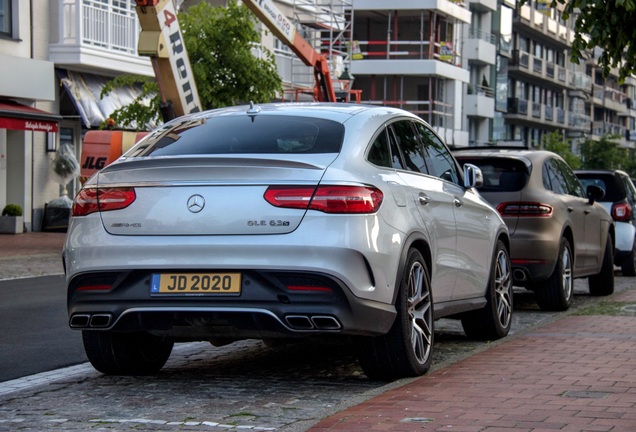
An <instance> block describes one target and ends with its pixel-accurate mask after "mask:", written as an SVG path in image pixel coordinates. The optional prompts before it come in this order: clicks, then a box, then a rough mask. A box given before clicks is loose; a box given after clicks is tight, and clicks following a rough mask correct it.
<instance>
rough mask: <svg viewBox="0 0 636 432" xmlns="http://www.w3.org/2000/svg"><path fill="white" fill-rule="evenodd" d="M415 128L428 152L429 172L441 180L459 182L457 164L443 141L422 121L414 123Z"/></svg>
mask: <svg viewBox="0 0 636 432" xmlns="http://www.w3.org/2000/svg"><path fill="white" fill-rule="evenodd" d="M415 129H416V130H417V134H418V137H419V139H420V141H422V144H423V145H424V148H425V149H426V152H427V154H428V163H429V166H430V167H431V174H432V175H434V176H437V177H439V178H441V179H442V180H446V181H449V182H453V183H458V184H459V173H458V171H457V165H456V164H455V160H454V159H453V156H452V155H451V153H450V151H448V149H447V148H446V146H445V145H444V143H442V141H441V140H440V139H439V138H438V137H437V135H435V133H433V131H432V130H430V129H429V128H428V127H426V126H425V125H423V124H422V123H415Z"/></svg>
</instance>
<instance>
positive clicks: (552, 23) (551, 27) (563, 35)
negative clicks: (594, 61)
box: [514, 4, 574, 48]
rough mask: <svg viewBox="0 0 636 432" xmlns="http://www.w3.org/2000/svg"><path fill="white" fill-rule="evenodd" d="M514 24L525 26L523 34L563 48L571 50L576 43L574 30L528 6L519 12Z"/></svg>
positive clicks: (524, 6) (525, 5) (522, 7)
mask: <svg viewBox="0 0 636 432" xmlns="http://www.w3.org/2000/svg"><path fill="white" fill-rule="evenodd" d="M514 24H515V25H521V26H523V31H522V33H526V34H529V35H531V36H532V37H533V38H536V39H541V40H543V41H545V42H548V43H551V44H553V45H558V46H560V47H562V48H569V47H570V46H572V42H573V41H574V31H573V30H571V29H569V28H568V27H567V26H565V25H563V24H561V23H560V22H558V21H556V20H554V19H552V18H550V17H549V16H547V15H544V14H543V13H542V12H541V11H539V10H536V9H535V8H533V7H530V6H528V5H527V4H524V5H523V6H521V8H519V10H518V11H517V14H516V17H515V21H514Z"/></svg>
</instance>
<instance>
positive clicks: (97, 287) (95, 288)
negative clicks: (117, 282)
mask: <svg viewBox="0 0 636 432" xmlns="http://www.w3.org/2000/svg"><path fill="white" fill-rule="evenodd" d="M112 287H113V286H112V285H82V286H79V287H77V289H76V291H108V290H109V289H111V288H112Z"/></svg>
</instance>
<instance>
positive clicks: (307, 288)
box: [287, 285, 333, 292]
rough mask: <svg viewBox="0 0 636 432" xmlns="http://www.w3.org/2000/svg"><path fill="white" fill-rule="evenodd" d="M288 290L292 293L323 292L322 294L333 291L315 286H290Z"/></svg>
mask: <svg viewBox="0 0 636 432" xmlns="http://www.w3.org/2000/svg"><path fill="white" fill-rule="evenodd" d="M287 289H288V290H290V291H322V292H332V291H333V290H332V289H331V288H329V287H324V286H313V285H311V286H310V285H288V286H287Z"/></svg>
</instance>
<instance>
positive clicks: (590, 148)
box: [581, 135, 627, 169]
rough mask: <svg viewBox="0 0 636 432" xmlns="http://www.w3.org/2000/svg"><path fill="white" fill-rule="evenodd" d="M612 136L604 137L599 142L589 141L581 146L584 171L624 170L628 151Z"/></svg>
mask: <svg viewBox="0 0 636 432" xmlns="http://www.w3.org/2000/svg"><path fill="white" fill-rule="evenodd" d="M614 139H616V137H615V136H612V135H604V136H603V137H602V138H601V139H600V140H599V141H593V140H591V139H587V140H586V141H585V142H584V143H583V144H581V159H582V165H583V168H584V169H623V168H624V164H625V162H626V161H627V151H626V149H624V148H621V147H620V145H619V143H618V142H616V141H613V140H614Z"/></svg>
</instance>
